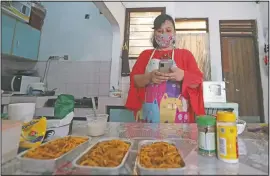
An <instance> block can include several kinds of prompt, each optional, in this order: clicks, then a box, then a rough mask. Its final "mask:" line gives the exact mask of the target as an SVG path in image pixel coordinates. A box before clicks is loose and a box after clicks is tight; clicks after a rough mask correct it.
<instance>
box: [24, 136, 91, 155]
mask: <svg viewBox="0 0 270 176" xmlns="http://www.w3.org/2000/svg"><path fill="white" fill-rule="evenodd" d="M87 140H88V139H87V138H83V137H72V136H68V137H64V138H60V139H56V140H54V141H51V142H48V143H46V144H45V145H42V146H39V147H37V148H34V149H31V150H29V151H28V152H26V154H25V155H24V156H23V157H25V158H32V159H41V160H47V159H55V158H59V157H60V156H62V155H63V154H65V153H67V152H69V151H70V150H72V149H74V148H76V147H77V146H79V145H80V144H82V143H84V142H86V141H87Z"/></svg>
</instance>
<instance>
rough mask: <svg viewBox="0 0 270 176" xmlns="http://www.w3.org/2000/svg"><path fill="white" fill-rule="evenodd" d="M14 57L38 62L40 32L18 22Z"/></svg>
mask: <svg viewBox="0 0 270 176" xmlns="http://www.w3.org/2000/svg"><path fill="white" fill-rule="evenodd" d="M13 40H14V42H13V52H12V55H15V56H19V57H23V58H27V59H31V60H37V58H38V51H39V42H40V31H39V30H37V29H34V28H32V27H31V26H29V25H28V24H25V23H22V22H19V21H17V24H16V28H15V33H14V39H13Z"/></svg>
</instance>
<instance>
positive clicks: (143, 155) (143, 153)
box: [139, 142, 183, 169]
mask: <svg viewBox="0 0 270 176" xmlns="http://www.w3.org/2000/svg"><path fill="white" fill-rule="evenodd" d="M139 162H140V165H141V166H142V167H145V168H164V169H165V168H181V167H183V166H182V163H183V161H182V158H181V156H180V154H179V152H178V150H177V148H176V147H175V146H174V145H172V144H169V143H167V142H154V143H152V144H147V145H144V146H142V148H141V150H140V152H139Z"/></svg>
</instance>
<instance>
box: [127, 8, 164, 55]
mask: <svg viewBox="0 0 270 176" xmlns="http://www.w3.org/2000/svg"><path fill="white" fill-rule="evenodd" d="M161 13H165V8H136V9H134V8H131V9H129V8H127V9H126V24H125V25H126V26H125V41H124V46H125V47H126V49H127V50H128V58H129V59H137V57H138V56H139V54H140V53H141V52H142V51H143V50H146V49H150V48H153V47H152V42H151V39H152V35H153V29H152V28H153V23H154V20H155V18H156V17H157V16H158V15H160V14H161Z"/></svg>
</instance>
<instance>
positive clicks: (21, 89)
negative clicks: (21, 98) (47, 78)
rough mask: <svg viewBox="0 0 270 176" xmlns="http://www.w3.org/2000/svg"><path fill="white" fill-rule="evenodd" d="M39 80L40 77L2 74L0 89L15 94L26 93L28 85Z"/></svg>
mask: <svg viewBox="0 0 270 176" xmlns="http://www.w3.org/2000/svg"><path fill="white" fill-rule="evenodd" d="M39 82H40V78H39V77H34V76H21V75H17V76H2V77H1V89H2V90H4V91H12V92H13V93H16V94H27V91H28V85H29V84H31V83H39Z"/></svg>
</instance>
